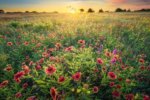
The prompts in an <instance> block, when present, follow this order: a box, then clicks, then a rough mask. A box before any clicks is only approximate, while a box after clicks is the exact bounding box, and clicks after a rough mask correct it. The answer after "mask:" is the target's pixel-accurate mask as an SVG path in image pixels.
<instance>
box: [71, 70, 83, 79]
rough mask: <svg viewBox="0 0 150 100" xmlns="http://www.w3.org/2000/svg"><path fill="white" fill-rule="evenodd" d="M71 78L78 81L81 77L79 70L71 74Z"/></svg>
mask: <svg viewBox="0 0 150 100" xmlns="http://www.w3.org/2000/svg"><path fill="white" fill-rule="evenodd" d="M72 78H73V80H74V81H79V80H80V79H81V72H77V73H75V74H74V75H72Z"/></svg>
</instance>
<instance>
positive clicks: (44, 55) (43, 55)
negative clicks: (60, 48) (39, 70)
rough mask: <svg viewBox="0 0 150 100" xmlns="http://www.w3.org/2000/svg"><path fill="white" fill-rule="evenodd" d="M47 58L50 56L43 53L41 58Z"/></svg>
mask: <svg viewBox="0 0 150 100" xmlns="http://www.w3.org/2000/svg"><path fill="white" fill-rule="evenodd" d="M49 56H50V54H49V53H47V52H43V53H42V57H45V58H48V57H49Z"/></svg>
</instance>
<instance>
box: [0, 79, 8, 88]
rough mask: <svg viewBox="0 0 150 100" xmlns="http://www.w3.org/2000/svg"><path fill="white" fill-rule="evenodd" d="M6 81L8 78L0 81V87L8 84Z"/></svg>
mask: <svg viewBox="0 0 150 100" xmlns="http://www.w3.org/2000/svg"><path fill="white" fill-rule="evenodd" d="M8 82H9V81H8V80H5V81H3V82H1V83H0V88H3V87H5V86H6V85H7V84H8Z"/></svg>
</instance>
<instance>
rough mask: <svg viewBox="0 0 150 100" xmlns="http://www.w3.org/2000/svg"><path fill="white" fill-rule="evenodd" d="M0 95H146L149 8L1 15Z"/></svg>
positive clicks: (85, 98) (105, 99) (54, 99)
mask: <svg viewBox="0 0 150 100" xmlns="http://www.w3.org/2000/svg"><path fill="white" fill-rule="evenodd" d="M0 100H150V13H133V12H131V13H103V14H84V13H83V14H47V13H45V14H1V15H0Z"/></svg>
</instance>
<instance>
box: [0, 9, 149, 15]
mask: <svg viewBox="0 0 150 100" xmlns="http://www.w3.org/2000/svg"><path fill="white" fill-rule="evenodd" d="M79 11H80V12H81V13H83V12H87V13H95V12H96V11H95V10H94V9H92V8H89V9H88V10H87V11H86V10H85V9H83V8H81V9H79ZM98 12H99V13H103V12H109V11H104V10H103V9H99V10H98ZM114 12H150V9H140V10H134V11H131V10H130V9H122V8H116V10H115V11H114ZM3 13H8V14H9V13H10V14H11V13H39V12H37V11H31V12H29V11H25V12H5V11H4V10H3V9H0V14H3ZM42 13H46V12H42ZM52 13H58V12H57V11H54V12H52Z"/></svg>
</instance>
